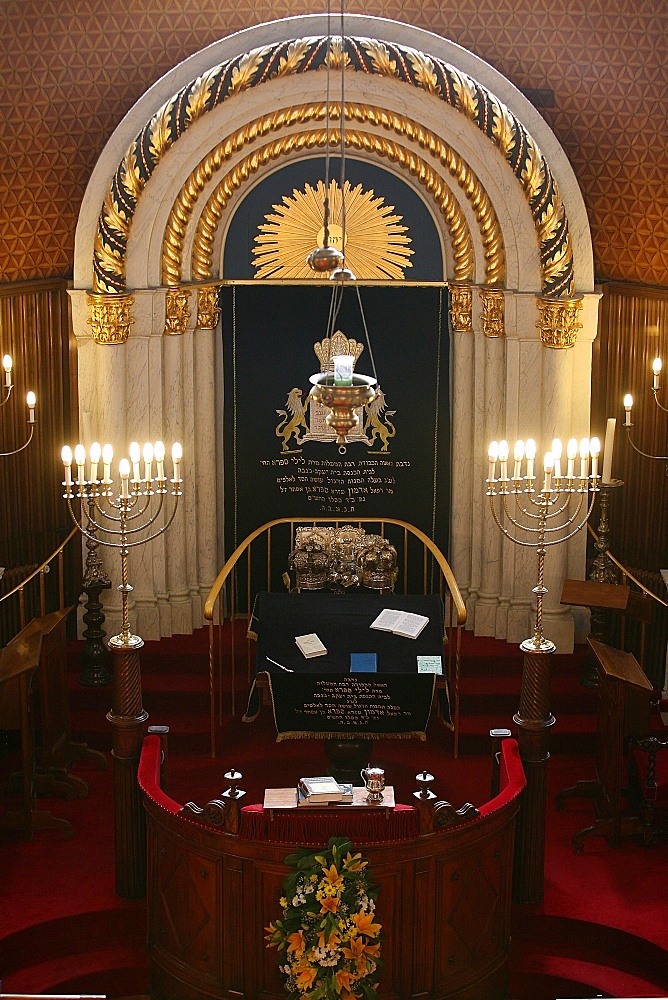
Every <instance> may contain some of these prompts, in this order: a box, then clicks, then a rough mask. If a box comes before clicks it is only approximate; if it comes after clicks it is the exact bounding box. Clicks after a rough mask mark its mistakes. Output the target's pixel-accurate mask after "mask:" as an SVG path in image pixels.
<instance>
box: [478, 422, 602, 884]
mask: <svg viewBox="0 0 668 1000" xmlns="http://www.w3.org/2000/svg"><path fill="white" fill-rule="evenodd" d="M600 450H601V448H600V443H599V441H598V438H592V439H591V441H589V440H588V439H587V438H583V439H582V441H581V442H580V444H579V445H578V442H577V441H576V440H575V439H574V438H571V440H570V441H569V442H568V445H567V449H566V454H567V458H566V463H565V468H562V445H561V441H560V440H559V439H558V438H555V439H554V441H553V442H552V450H551V451H548V452H546V454H545V458H544V461H543V474H544V475H543V477H542V487H540V488H538V487H537V483H538V478H537V476H536V475H535V472H534V462H535V458H536V445H535V442H534V441H532V440H529V441H527V442H526V445H525V443H524V442H523V441H518V442H517V443H516V445H515V449H514V455H513V463H514V464H513V473H512V475H509V473H508V465H509V448H508V443H507V442H506V441H501V442H500V443H497V442H496V441H493V442H492V444H491V445H490V447H489V452H488V457H489V473H488V477H487V480H486V482H487V496H488V497H489V504H490V509H491V512H492V517H493V518H494V522H495V524H496V525H497V527H498V528H499V530H500V531H501V532H502V533H503V535H504V536H505V537H506V538H508V539H510V541H512V542H513V543H514V544H516V545H521V546H523V547H526V548H532V549H534V550H535V552H536V555H537V557H538V580H537V584H536V586H535V587H534V588H533V593H534V594H535V595H536V619H535V627H534V633H533V636H532V637H531V638H529V639H525V640H524V642H522V643H521V644H520V649H521V650H522V652H523V653H524V664H523V670H522V684H521V690H520V704H519V709H518V711H517V713H516V714H515V715H514V716H513V721H514V722H515V723H516V724H517V726H518V743H519V749H520V755H521V757H522V763H523V765H524V770H525V773H526V778H527V788H526V792H525V794H524V802H523V806H522V808H521V809H520V815H519V818H518V828H517V836H516V850H515V867H514V873H513V894H514V897H515V899H516V901H517V902H523V903H538V902H540V901H541V900H542V898H543V876H544V860H545V802H546V781H547V761H548V758H549V752H548V745H547V736H548V733H549V730H550V728H551V726H553V725H554V722H555V718H554V715H553V714H552V712H551V711H550V664H551V658H552V654H553V653H554V652H555V649H556V646H555V644H554V643H553V642H552V641H551V640H550V639H547V638H546V637H545V635H544V634H543V599H544V597H545V595H546V594H547V592H548V591H547V587H546V586H545V583H544V568H545V555H546V553H547V549H548V548H550V547H551V546H553V545H560V544H561V543H562V542H566V541H567V540H568V539H569V538H572V537H573V536H574V535H575V534H577V532H578V531H580V530H581V529H582V528H583V527H584V525H585V524H586V523H587V520H588V518H589V517H590V515H591V512H592V510H593V507H594V501H595V499H596V494H597V493H598V492H599V490H600V476H599V475H598V461H599V454H600ZM578 452H579V455H580V469H579V475H576V470H575V462H576V459H577V455H578ZM590 459H591V472H590V467H589V462H590ZM525 461H526V466H524V462H525ZM497 462H498V463H500V475H499V478H498V479H497V477H496V466H497ZM524 472H525V473H526V474H523V473H524ZM497 507H498V509H497ZM505 522H508V525H509V527H507V526H506V523H505Z"/></svg>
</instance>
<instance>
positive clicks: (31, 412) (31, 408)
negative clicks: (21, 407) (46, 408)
mask: <svg viewBox="0 0 668 1000" xmlns="http://www.w3.org/2000/svg"><path fill="white" fill-rule="evenodd" d="M26 403H27V404H28V423H29V424H34V423H35V404H36V403H37V397H36V396H35V393H34V392H32V391H31V392H29V393H28V395H27V396H26Z"/></svg>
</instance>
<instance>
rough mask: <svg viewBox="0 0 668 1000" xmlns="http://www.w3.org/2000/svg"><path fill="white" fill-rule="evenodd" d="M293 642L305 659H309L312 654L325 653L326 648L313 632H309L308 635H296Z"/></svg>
mask: <svg viewBox="0 0 668 1000" xmlns="http://www.w3.org/2000/svg"><path fill="white" fill-rule="evenodd" d="M295 642H296V643H297V645H298V646H299V648H300V650H301V651H302V653H303V654H304V656H305V657H306V659H307V660H310V659H311V657H313V656H325V654H326V653H327V648H326V647H325V646H324V645H323V643H322V642H321V641H320V639H319V638H318V636H317V635H316V634H315V632H309V634H308V635H296V636H295Z"/></svg>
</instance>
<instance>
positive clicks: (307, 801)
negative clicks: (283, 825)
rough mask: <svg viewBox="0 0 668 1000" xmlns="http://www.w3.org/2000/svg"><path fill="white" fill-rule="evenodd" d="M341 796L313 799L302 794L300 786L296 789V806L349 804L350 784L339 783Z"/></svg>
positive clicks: (351, 793) (350, 798) (350, 799)
mask: <svg viewBox="0 0 668 1000" xmlns="http://www.w3.org/2000/svg"><path fill="white" fill-rule="evenodd" d="M339 788H340V789H341V798H340V799H327V800H326V801H314V800H313V799H312V798H311V797H310V796H308V795H304V793H303V791H302V790H301V788H298V789H297V805H298V806H304V807H306V806H320V807H322V806H329V805H332V806H344V805H350V804H351V803H352V801H353V786H352V785H351V784H345V783H344V784H340V785H339Z"/></svg>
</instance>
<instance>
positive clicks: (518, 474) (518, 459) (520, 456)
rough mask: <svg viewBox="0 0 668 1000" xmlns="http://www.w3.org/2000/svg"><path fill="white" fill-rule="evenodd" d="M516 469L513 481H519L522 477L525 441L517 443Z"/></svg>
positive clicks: (514, 456)
mask: <svg viewBox="0 0 668 1000" xmlns="http://www.w3.org/2000/svg"><path fill="white" fill-rule="evenodd" d="M513 458H514V459H515V467H514V469H513V479H515V480H519V479H521V477H522V459H523V458H524V441H516V442H515V449H514V451H513Z"/></svg>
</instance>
